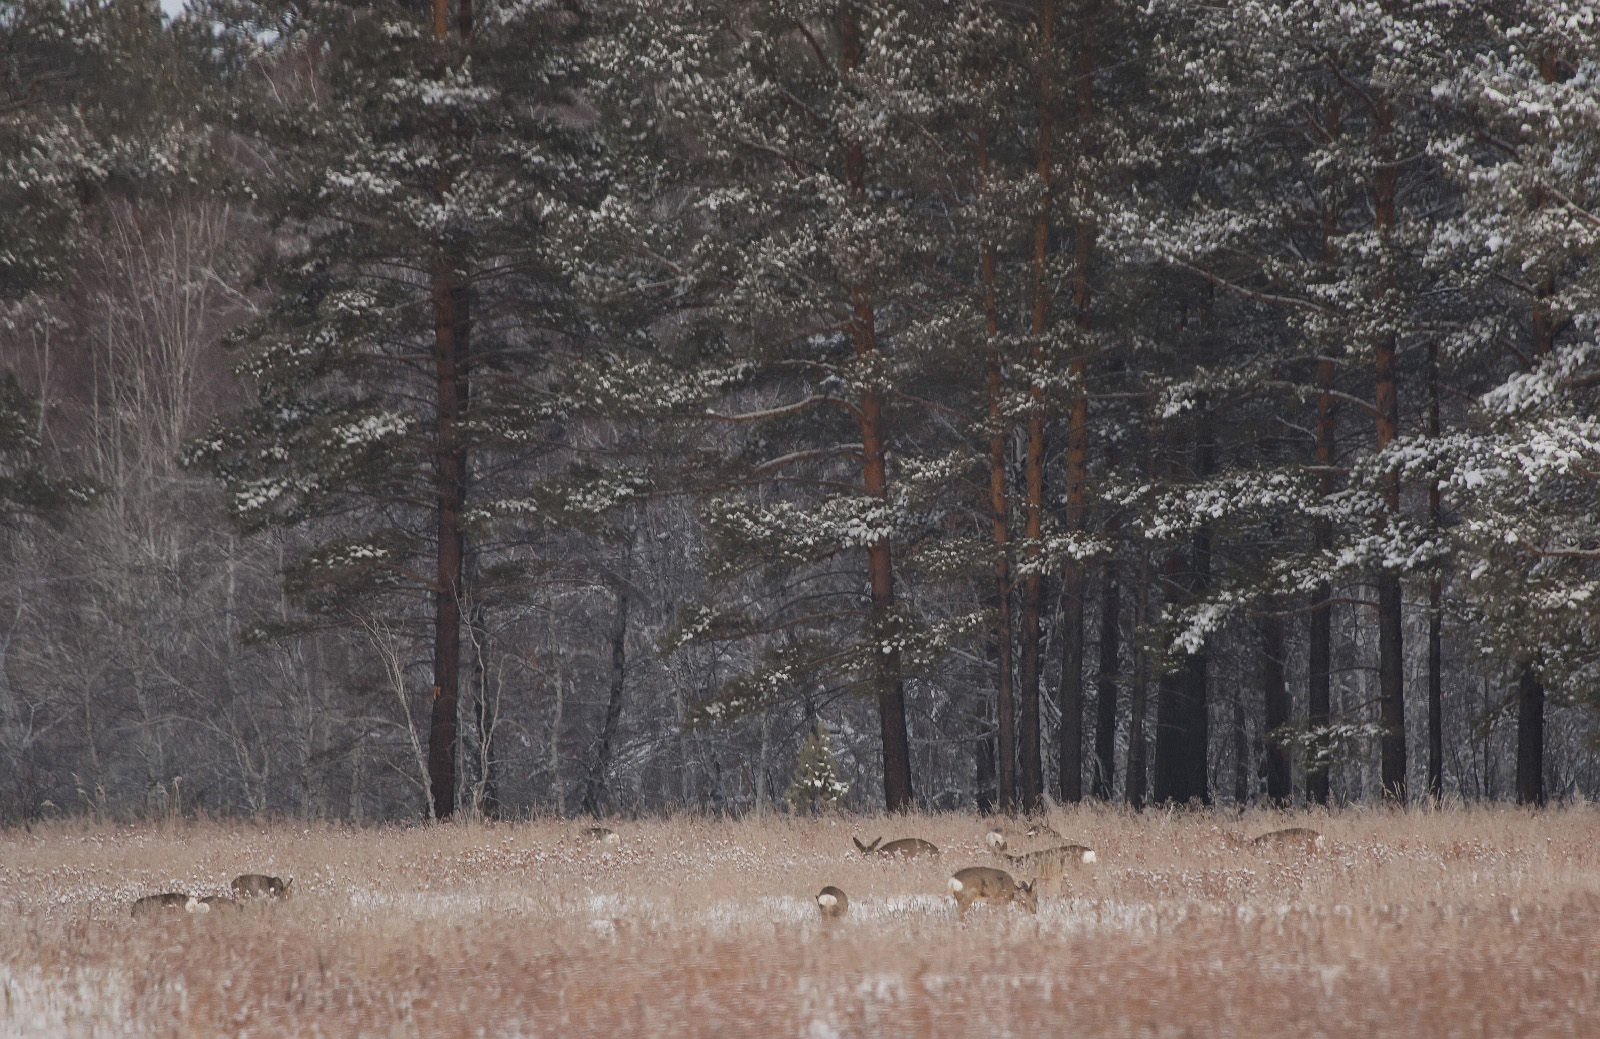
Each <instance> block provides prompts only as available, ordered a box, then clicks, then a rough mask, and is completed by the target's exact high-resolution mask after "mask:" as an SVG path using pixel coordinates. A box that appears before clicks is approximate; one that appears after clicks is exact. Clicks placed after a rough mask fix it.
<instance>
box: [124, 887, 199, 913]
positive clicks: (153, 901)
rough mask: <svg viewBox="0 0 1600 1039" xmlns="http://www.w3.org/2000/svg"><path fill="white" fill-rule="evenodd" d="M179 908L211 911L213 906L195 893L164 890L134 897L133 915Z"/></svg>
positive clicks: (188, 910) (196, 911) (190, 911)
mask: <svg viewBox="0 0 1600 1039" xmlns="http://www.w3.org/2000/svg"><path fill="white" fill-rule="evenodd" d="M179 909H182V910H184V911H185V912H189V913H209V912H210V911H211V906H210V904H209V903H206V902H204V901H201V900H200V899H197V898H195V897H194V896H193V895H185V894H182V893H180V892H177V891H163V892H162V893H161V894H159V895H145V896H144V897H143V898H136V899H134V902H133V915H134V916H136V917H138V916H149V915H151V914H152V913H160V912H162V911H163V910H172V911H174V912H176V911H177V910H179Z"/></svg>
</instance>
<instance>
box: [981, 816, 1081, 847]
mask: <svg viewBox="0 0 1600 1039" xmlns="http://www.w3.org/2000/svg"><path fill="white" fill-rule="evenodd" d="M1045 839H1049V840H1056V841H1064V840H1066V838H1065V837H1063V836H1061V835H1060V834H1059V833H1057V832H1056V831H1055V830H1053V829H1051V828H1050V827H1049V825H1048V824H1046V823H1032V824H1030V825H1029V826H1028V827H1027V828H1026V829H1023V830H1007V829H1004V828H1002V827H999V826H996V827H993V828H992V829H990V830H989V832H988V833H986V834H984V835H983V842H984V843H985V844H987V845H988V846H989V850H990V851H992V852H994V853H996V854H999V853H1000V852H1003V851H1005V850H1007V849H1008V848H1010V847H1011V842H1012V841H1016V840H1030V841H1037V840H1045Z"/></svg>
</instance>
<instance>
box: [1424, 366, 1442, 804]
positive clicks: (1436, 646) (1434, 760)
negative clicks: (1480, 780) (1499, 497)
mask: <svg viewBox="0 0 1600 1039" xmlns="http://www.w3.org/2000/svg"><path fill="white" fill-rule="evenodd" d="M1439 433H1440V427H1439V344H1438V343H1437V342H1431V341H1430V342H1429V343H1428V436H1430V437H1432V438H1433V439H1434V440H1437V439H1439ZM1442 504H1443V503H1442V500H1441V497H1440V489H1439V481H1438V480H1437V479H1434V480H1430V481H1429V483H1428V533H1429V536H1430V537H1432V538H1435V539H1437V538H1438V536H1439V519H1440V511H1441V506H1442ZM1441 591H1442V588H1441V582H1440V580H1439V571H1438V565H1437V564H1435V568H1434V572H1433V574H1432V575H1430V577H1429V579H1428V796H1429V797H1430V798H1432V799H1433V803H1434V804H1436V805H1437V804H1439V803H1441V802H1442V801H1443V800H1444V675H1443V663H1444V661H1443V656H1444V654H1443V647H1442V644H1441V637H1442V636H1441V631H1440V626H1441V621H1442V609H1441V604H1440V595H1441Z"/></svg>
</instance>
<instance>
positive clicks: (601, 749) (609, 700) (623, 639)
mask: <svg viewBox="0 0 1600 1039" xmlns="http://www.w3.org/2000/svg"><path fill="white" fill-rule="evenodd" d="M627 679H628V586H627V585H626V584H624V583H620V582H619V583H618V584H617V592H616V610H615V611H614V612H613V613H612V615H611V686H610V689H609V690H608V693H607V696H606V715H605V719H604V720H603V721H602V722H601V724H600V739H599V741H598V742H597V743H596V745H595V752H594V763H593V766H592V767H591V768H590V770H589V782H588V783H587V785H586V786H585V789H584V792H583V811H584V812H585V813H586V814H588V815H593V816H600V815H603V814H605V811H606V809H607V808H609V807H610V805H611V793H610V790H609V789H608V788H607V786H606V777H607V776H608V775H609V774H610V772H611V752H612V749H613V748H614V746H615V744H616V739H617V724H618V722H619V721H620V720H621V719H622V693H623V690H624V689H625V688H626V687H627Z"/></svg>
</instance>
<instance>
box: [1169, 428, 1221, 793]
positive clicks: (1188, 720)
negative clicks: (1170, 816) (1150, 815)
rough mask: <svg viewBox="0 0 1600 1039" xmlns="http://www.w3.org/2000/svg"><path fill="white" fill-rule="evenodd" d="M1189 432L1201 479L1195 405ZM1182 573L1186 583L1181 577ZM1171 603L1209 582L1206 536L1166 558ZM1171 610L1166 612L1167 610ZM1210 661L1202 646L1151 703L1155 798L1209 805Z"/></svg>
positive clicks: (1199, 534) (1204, 463)
mask: <svg viewBox="0 0 1600 1039" xmlns="http://www.w3.org/2000/svg"><path fill="white" fill-rule="evenodd" d="M1200 408H1201V413H1200V418H1199V419H1198V420H1197V422H1196V425H1195V434H1194V474H1195V477H1196V478H1197V479H1204V478H1205V477H1206V476H1207V475H1209V473H1210V471H1211V463H1212V453H1213V446H1212V444H1211V434H1210V429H1209V420H1208V419H1207V418H1206V417H1205V414H1204V411H1203V408H1204V405H1203V404H1202V405H1200ZM1178 459H1179V454H1178V453H1177V451H1174V453H1173V457H1172V461H1171V462H1170V471H1171V474H1172V477H1173V478H1174V479H1176V478H1177V477H1178V476H1179V475H1180V474H1181V473H1182V471H1183V466H1182V463H1181V462H1180V461H1179V460H1178ZM1186 574H1187V580H1185V575H1186ZM1162 583H1163V584H1164V585H1166V594H1167V600H1168V602H1169V603H1170V604H1172V605H1174V606H1175V605H1177V603H1179V602H1181V601H1183V600H1184V599H1194V598H1197V597H1199V596H1202V595H1204V594H1205V593H1206V592H1207V590H1208V589H1209V588H1210V584H1211V532H1210V530H1209V529H1208V528H1206V527H1204V526H1201V527H1198V528H1196V529H1195V532H1194V534H1193V536H1192V537H1191V539H1190V543H1189V552H1188V556H1187V558H1185V554H1184V553H1183V552H1181V551H1174V552H1172V553H1171V554H1169V555H1168V556H1167V561H1166V566H1165V573H1164V574H1163V582H1162ZM1169 612H1171V611H1169ZM1209 685H1210V661H1209V658H1208V656H1207V653H1206V650H1205V647H1204V646H1202V647H1201V648H1200V649H1198V650H1197V651H1195V652H1194V653H1191V654H1189V655H1188V656H1186V657H1185V658H1184V659H1183V661H1182V662H1181V664H1180V665H1179V666H1178V667H1177V668H1175V669H1173V670H1172V671H1170V672H1168V673H1166V674H1164V675H1162V677H1161V683H1160V693H1159V697H1158V700H1157V704H1156V777H1155V800H1156V801H1158V802H1161V801H1171V802H1176V803H1178V804H1188V803H1190V802H1191V801H1192V802H1198V803H1200V804H1210V803H1211V787H1210V777H1209V774H1208V770H1207V758H1208V752H1209V748H1210V738H1211V719H1210V707H1209V697H1208V692H1209Z"/></svg>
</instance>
